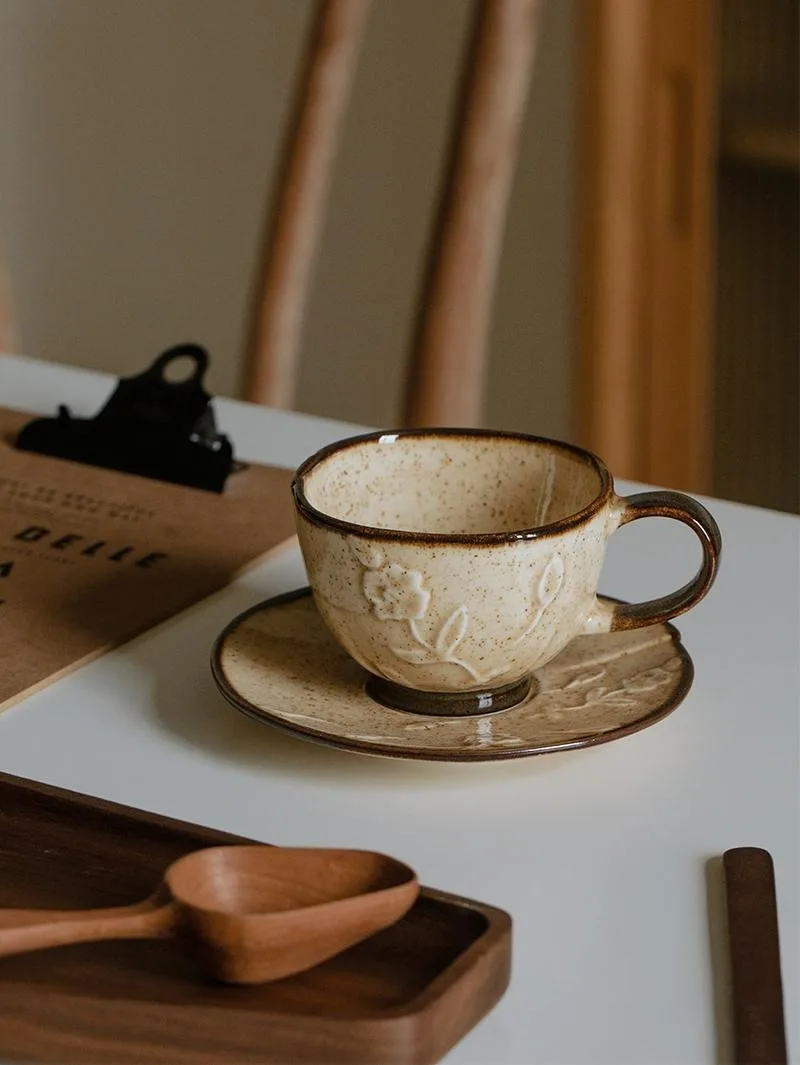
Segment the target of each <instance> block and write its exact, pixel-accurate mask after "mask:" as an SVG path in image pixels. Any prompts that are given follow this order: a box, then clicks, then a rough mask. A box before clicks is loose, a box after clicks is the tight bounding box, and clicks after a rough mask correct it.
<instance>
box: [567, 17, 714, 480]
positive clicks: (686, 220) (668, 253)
mask: <svg viewBox="0 0 800 1065" xmlns="http://www.w3.org/2000/svg"><path fill="white" fill-rule="evenodd" d="M715 8H716V4H715V2H714V0H669V3H664V2H663V0H585V4H584V6H583V7H582V11H583V12H584V17H585V23H584V27H583V30H584V34H583V42H582V44H583V58H584V63H583V70H584V82H583V87H582V95H581V116H580V122H581V130H582V137H581V140H582V151H581V159H580V163H579V185H580V193H579V199H580V222H579V226H578V232H579V241H580V247H579V282H578V284H579V288H578V301H577V302H578V318H579V329H578V349H579V352H578V370H577V374H576V403H575V426H574V428H575V436H576V437H577V438H578V439H579V440H580V441H581V442H582V443H583V444H584V445H585V446H587V447H589V448H591V449H592V450H594V451H596V452H597V453H598V454H600V455H601V456H602V457H603V458H604V459H605V460H606V461H607V462H608V464H609V466H610V467H611V468H612V470H613V471H614V472H615V473H616V474H617V475H619V476H624V477H628V478H632V479H636V480H642V481H649V482H652V483H659V484H665V485H670V486H674V487H679V488H683V489H686V490H690V491H701V492H702V491H708V490H710V477H711V414H712V404H711V402H710V394H711V393H710V382H711V371H712V306H713V276H712V264H713V244H714V241H713V229H714V220H713V209H714V197H713V191H714V186H715V180H714V172H715V165H716V115H715V110H716V109H715V98H716V91H715V62H714V41H715V39H716V33H715V22H716V10H715Z"/></svg>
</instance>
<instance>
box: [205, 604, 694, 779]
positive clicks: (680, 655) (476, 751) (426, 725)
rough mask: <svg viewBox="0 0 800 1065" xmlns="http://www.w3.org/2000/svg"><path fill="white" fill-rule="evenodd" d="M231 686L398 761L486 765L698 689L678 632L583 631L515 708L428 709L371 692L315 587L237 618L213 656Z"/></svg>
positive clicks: (255, 710) (593, 733)
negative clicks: (321, 608)
mask: <svg viewBox="0 0 800 1065" xmlns="http://www.w3.org/2000/svg"><path fill="white" fill-rule="evenodd" d="M214 669H215V674H216V676H217V680H218V682H219V683H220V685H221V687H222V690H223V692H224V694H225V695H226V696H227V697H228V698H229V699H231V701H232V702H234V703H235V705H237V706H238V707H239V708H240V709H242V710H244V711H246V712H247V713H250V714H252V715H254V716H256V717H259V718H261V719H262V720H264V721H267V722H269V723H271V724H273V725H277V726H279V727H282V728H285V729H288V730H289V731H292V732H297V733H299V734H301V735H303V736H306V737H310V738H315V739H318V740H320V741H322V742H327V743H331V744H333V745H335V746H339V747H346V748H349V749H353V750H359V751H364V752H367V753H374V754H383V755H389V756H394V757H411V758H423V759H424V758H430V759H444V760H452V761H459V760H470V761H476V760H477V761H482V760H492V759H497V758H509V757H515V756H520V755H524V754H535V753H542V752H546V751H552V750H558V749H563V748H569V747H579V746H587V745H590V744H593V743H599V742H603V741H604V740H607V739H613V738H615V737H617V736H619V735H624V734H627V733H629V732H632V731H635V730H637V729H639V728H643V727H645V726H646V725H648V724H651V723H652V722H654V721H657V720H659V719H660V718H661V717H663V716H664V714H666V713H667V712H668V711H669V710H670V709H672V708H673V707H674V706H676V705H677V704H678V703H679V702H680V701H681V699H682V698H683V697H684V696H685V694H686V692H687V691H688V689H689V686H690V684H691V678H692V666H691V662H690V660H689V658H688V656H687V655H686V652H685V651H684V650H683V648H682V647H681V645H680V642H679V640H678V636H677V633H676V632H675V630H674V629H672V628H671V627H669V626H665V625H656V626H653V627H651V628H646V629H632V630H628V631H624V632H613V633H608V634H604V635H598V636H582V637H579V638H578V639H576V640H574V641H573V642H572V643H571V644H570V645H569V647H567V648H566V649H565V650H564V651H562V652H561V654H560V655H558V656H557V657H556V658H554V659H553V660H552V661H550V662H548V664H547V665H545V666H543V667H541V668H540V669H539V670H537V672H536V673H535V675H534V685H533V690H532V693H531V695H530V696H529V697H528V698H527V699H525V700H524V701H523V702H522V703H520V704H519V705H517V706H515V707H512V708H511V709H510V710H504V711H501V712H499V713H495V714H484V715H478V716H472V717H420V716H418V715H416V714H413V713H405V712H403V711H401V710H392V709H390V708H388V707H385V706H382V705H380V704H379V703H376V702H375V701H374V700H372V699H371V698H370V697H369V696H368V695H367V694H366V692H365V691H364V678H365V674H364V672H363V670H362V669H361V668H360V667H359V666H358V665H356V663H355V662H353V660H352V659H351V658H350V657H349V656H348V655H347V653H346V652H345V651H344V650H343V649H342V648H341V647H340V646H338V644H337V643H336V642H335V641H334V640H333V638H332V636H331V634H330V632H329V631H328V629H327V628H326V626H325V625H324V623H323V622H322V620H321V618H320V616H319V613H318V611H317V609H316V606H315V604H314V600H313V599H312V598H311V596H310V595H304V596H301V597H300V598H294V599H289V600H288V601H287V600H283V601H281V600H277V601H276V600H272V601H270V602H268V603H266V604H263V606H262V607H259V608H256V609H255V610H254V611H253V612H250V613H249V614H247V615H245V616H243V617H242V618H241V619H237V620H236V621H234V622H233V623H232V625H231V627H230V628H229V630H228V631H227V633H226V634H225V635H224V637H223V638H222V639H221V641H220V643H219V645H218V647H217V649H216V652H215V662H214Z"/></svg>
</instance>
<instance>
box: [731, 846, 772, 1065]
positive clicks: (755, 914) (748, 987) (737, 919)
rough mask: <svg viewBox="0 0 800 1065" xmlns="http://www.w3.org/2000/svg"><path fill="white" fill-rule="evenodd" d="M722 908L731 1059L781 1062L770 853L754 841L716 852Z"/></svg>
mask: <svg viewBox="0 0 800 1065" xmlns="http://www.w3.org/2000/svg"><path fill="white" fill-rule="evenodd" d="M722 863H723V869H724V871H725V895H726V900H727V908H728V939H729V942H730V953H731V981H732V985H733V988H732V990H733V1023H734V1040H735V1049H736V1058H735V1060H736V1065H785V1063H786V1061H787V1052H786V1031H785V1027H784V1020H783V991H782V986H781V961H780V948H779V944H778V911H777V904H776V901H775V875H774V870H773V866H772V858H771V857H770V855H769V854H768V853H767V851H765V850H761V849H760V848H758V847H737V848H736V849H734V850H729V851H726V852H725V854H724V855H723V857H722Z"/></svg>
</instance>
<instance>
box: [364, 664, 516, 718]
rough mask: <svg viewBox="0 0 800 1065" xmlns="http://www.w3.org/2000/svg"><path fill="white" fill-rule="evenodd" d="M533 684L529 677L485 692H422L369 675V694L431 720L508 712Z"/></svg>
mask: <svg viewBox="0 0 800 1065" xmlns="http://www.w3.org/2000/svg"><path fill="white" fill-rule="evenodd" d="M532 684H533V678H532V677H530V676H528V677H523V678H522V680H515V681H514V682H513V683H512V684H503V685H501V686H500V687H499V688H487V689H485V690H484V691H472V692H423V691H417V690H416V689H415V688H406V687H404V686H403V685H402V684H394V683H393V682H392V681H390V680H385V679H384V678H383V677H376V676H374V675H373V674H370V675H369V678H368V679H367V683H366V692H367V695H369V696H370V697H371V698H372V699H374V700H375V701H376V702H378V703H381V704H382V705H383V706H389V707H391V708H392V709H393V710H407V711H409V712H410V713H412V714H426V715H428V716H430V717H470V716H472V715H475V714H496V713H498V712H499V711H500V710H509V709H510V708H511V707H512V706H516V705H517V704H518V703H521V702H522V700H523V699H526V698H527V697H528V695H529V693H530V690H531V686H532Z"/></svg>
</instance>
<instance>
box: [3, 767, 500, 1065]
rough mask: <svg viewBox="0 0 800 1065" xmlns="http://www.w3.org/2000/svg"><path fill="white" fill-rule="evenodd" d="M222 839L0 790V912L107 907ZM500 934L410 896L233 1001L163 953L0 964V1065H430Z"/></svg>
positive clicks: (237, 993) (61, 799)
mask: <svg viewBox="0 0 800 1065" xmlns="http://www.w3.org/2000/svg"><path fill="white" fill-rule="evenodd" d="M232 841H235V842H241V840H236V838H235V837H233V836H229V835H227V834H224V833H221V832H215V831H213V830H211V829H206V828H200V827H198V826H197V825H189V824H185V823H183V822H179V821H173V820H169V819H167V818H163V817H159V816H156V815H152V814H147V813H144V812H142V811H140V810H134V809H130V808H128V807H124V806H117V805H115V804H112V803H106V802H101V801H100V800H97V799H91V798H88V797H87V796H84V795H79V794H76V793H74V792H68V791H62V790H59V789H56V788H50V787H46V786H44V785H41V784H36V783H33V782H31V781H28V780H23V779H21V778H18V777H11V776H7V775H5V774H0V906H42V907H55V906H64V907H67V906H75V907H88V906H103V905H110V906H115V905H121V904H124V903H127V902H133V901H136V900H139V899H141V898H144V897H145V896H146V895H147V894H148V893H149V892H150V891H151V890H152V888H153V887H154V885H155V884H156V883H157V882H158V880H159V879H160V874H161V872H162V870H163V869H164V867H165V866H166V865H168V864H169V862H171V861H172V860H173V859H175V858H176V857H178V856H179V855H181V854H185V853H187V852H188V851H192V850H196V849H197V848H199V847H204V846H209V845H213V844H217V843H230V842H232ZM510 955H511V920H510V918H509V916H508V915H507V914H506V913H504V912H503V911H502V910H498V909H495V908H494V907H491V906H485V905H483V904H482V903H477V902H472V901H469V900H468V899H462V898H458V897H456V896H454V895H448V894H445V893H443V892H440V891H433V890H431V889H430V888H424V889H423V892H422V894H421V896H420V898H419V901H418V902H417V903H416V904H415V905H414V907H413V908H412V910H411V911H410V912H409V914H408V915H407V916H406V917H405V918H404V919H403V920H402V921H400V922H399V923H398V924H397V925H395V926H394V927H393V928H390V929H387V930H386V931H384V932H381V933H379V934H378V935H376V936H373V937H372V938H371V939H370V940H368V941H366V942H364V943H361V944H359V945H358V946H357V947H354V948H352V949H351V950H349V951H347V952H346V953H344V954H341V955H339V957H337V958H334V959H332V960H331V961H329V962H326V963H325V964H324V965H320V966H318V967H317V968H316V969H314V970H312V971H310V972H307V973H303V974H301V975H299V976H295V977H291V978H290V979H287V980H283V981H280V982H279V983H275V984H271V985H267V986H264V987H254V988H231V987H225V986H222V985H218V984H214V983H211V982H209V981H207V980H205V979H204V978H203V977H202V976H200V975H198V973H197V972H196V971H195V970H194V969H193V968H192V967H191V966H190V965H189V963H188V962H186V961H185V960H184V959H183V958H182V956H181V955H180V953H179V952H178V951H177V950H176V949H175V948H174V946H172V945H171V944H169V943H164V942H159V941H153V942H146V941H131V942H114V943H92V944H80V945H76V946H71V947H61V948H59V949H58V950H49V951H43V952H40V953H38V954H29V955H22V956H19V957H12V958H2V959H0V1059H2V1060H7V1061H8V1060H11V1061H41V1062H53V1063H58V1065H73V1063H96V1065H109V1063H112V1062H113V1063H114V1065H124V1063H127V1062H130V1063H136V1065H143V1063H157V1062H161V1063H164V1065H196V1063H203V1065H212V1063H213V1065H221V1063H223V1062H224V1063H225V1065H240V1063H251V1062H252V1063H256V1062H257V1063H267V1065H284V1063H292V1065H327V1063H334V1062H338V1063H342V1065H345V1063H346V1065H359V1063H363V1065H384V1063H386V1065H406V1063H413V1065H416V1063H428V1062H435V1061H438V1060H439V1058H440V1057H441V1056H442V1055H443V1054H445V1053H446V1051H447V1050H449V1049H450V1048H451V1047H452V1046H453V1045H454V1044H455V1043H456V1042H457V1041H458V1040H459V1039H460V1038H461V1037H462V1036H463V1035H464V1034H465V1033H466V1032H467V1031H469V1029H470V1028H472V1027H473V1025H475V1024H476V1023H477V1021H478V1020H479V1019H480V1018H481V1017H483V1016H484V1015H485V1014H486V1013H487V1012H488V1011H489V1010H490V1009H491V1007H492V1006H494V1004H495V1003H496V1002H497V1001H498V999H499V998H500V997H501V995H502V994H503V992H504V991H505V989H506V987H507V985H508V980H509V972H510Z"/></svg>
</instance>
